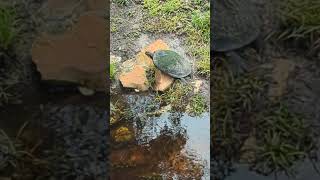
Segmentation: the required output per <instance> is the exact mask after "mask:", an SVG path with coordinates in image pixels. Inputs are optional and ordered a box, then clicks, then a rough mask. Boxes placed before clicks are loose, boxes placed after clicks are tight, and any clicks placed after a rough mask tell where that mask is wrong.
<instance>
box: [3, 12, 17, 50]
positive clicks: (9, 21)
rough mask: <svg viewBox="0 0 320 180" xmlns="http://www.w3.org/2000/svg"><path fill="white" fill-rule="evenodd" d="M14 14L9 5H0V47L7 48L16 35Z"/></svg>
mask: <svg viewBox="0 0 320 180" xmlns="http://www.w3.org/2000/svg"><path fill="white" fill-rule="evenodd" d="M16 22H17V20H16V15H15V12H14V10H13V9H12V8H10V7H0V48H1V49H3V50H8V48H9V47H10V46H12V44H13V43H14V41H15V39H16V36H17V29H16Z"/></svg>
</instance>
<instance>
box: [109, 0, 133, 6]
mask: <svg viewBox="0 0 320 180" xmlns="http://www.w3.org/2000/svg"><path fill="white" fill-rule="evenodd" d="M112 2H113V3H115V4H118V5H120V6H126V5H128V4H129V0H113V1H112Z"/></svg>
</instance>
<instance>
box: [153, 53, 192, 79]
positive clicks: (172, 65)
mask: <svg viewBox="0 0 320 180" xmlns="http://www.w3.org/2000/svg"><path fill="white" fill-rule="evenodd" d="M153 63H154V64H155V66H156V67H157V68H158V69H160V70H161V71H162V72H164V73H166V74H168V75H170V76H172V77H174V78H183V77H186V76H188V75H189V74H190V73H191V64H190V63H189V62H188V61H187V60H185V59H184V58H182V57H181V56H180V55H179V54H178V53H176V52H174V51H171V50H158V51H156V52H154V54H153Z"/></svg>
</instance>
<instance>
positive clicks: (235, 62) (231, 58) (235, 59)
mask: <svg viewBox="0 0 320 180" xmlns="http://www.w3.org/2000/svg"><path fill="white" fill-rule="evenodd" d="M225 55H226V56H227V58H228V59H227V62H228V63H227V64H228V68H229V69H230V70H231V72H232V73H233V74H234V75H236V76H238V75H241V74H243V73H244V72H246V71H248V67H247V64H246V63H245V59H243V58H242V57H241V56H240V55H239V54H238V53H236V52H234V51H229V52H226V53H225Z"/></svg>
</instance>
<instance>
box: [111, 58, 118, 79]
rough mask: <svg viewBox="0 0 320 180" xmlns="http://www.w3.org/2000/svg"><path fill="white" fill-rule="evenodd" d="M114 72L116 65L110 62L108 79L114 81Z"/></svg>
mask: <svg viewBox="0 0 320 180" xmlns="http://www.w3.org/2000/svg"><path fill="white" fill-rule="evenodd" d="M116 72H117V67H116V64H115V63H114V62H111V63H110V78H111V79H112V80H114V79H115V76H116Z"/></svg>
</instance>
